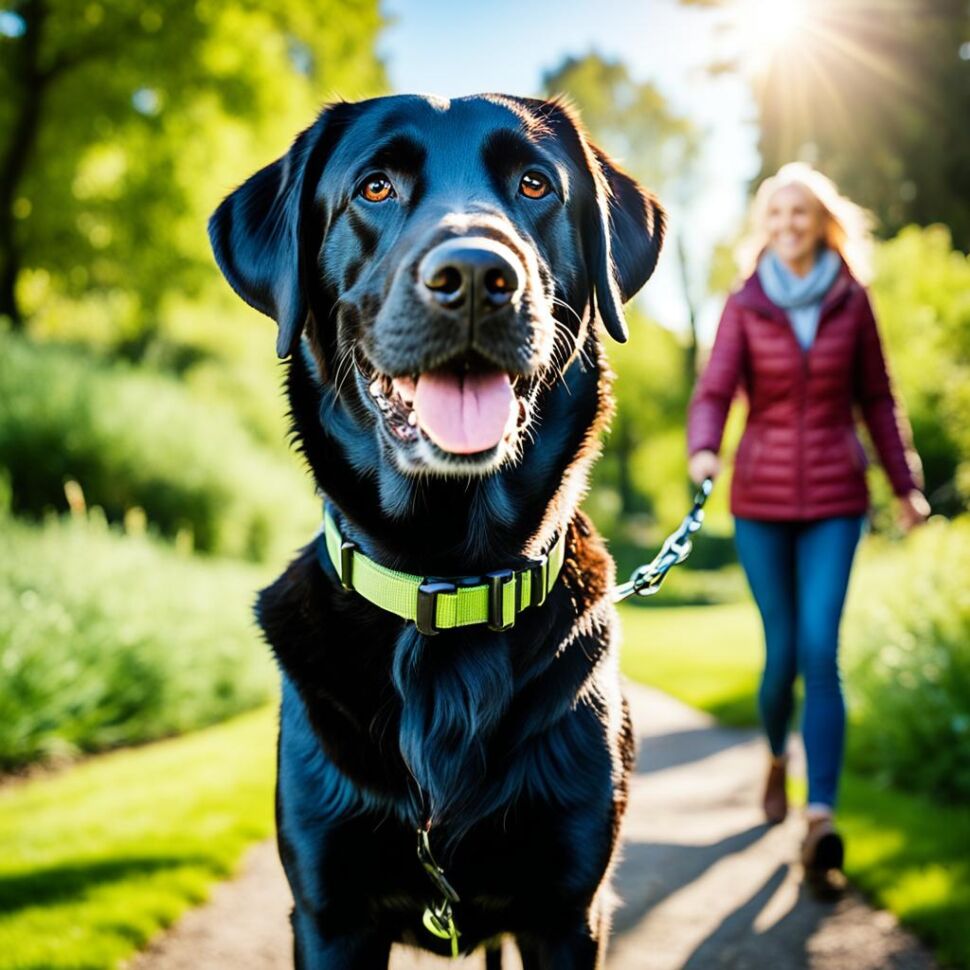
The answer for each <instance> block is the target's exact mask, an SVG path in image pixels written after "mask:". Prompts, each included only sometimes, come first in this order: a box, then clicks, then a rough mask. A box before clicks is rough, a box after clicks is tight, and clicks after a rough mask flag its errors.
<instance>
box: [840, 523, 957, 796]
mask: <svg viewBox="0 0 970 970" xmlns="http://www.w3.org/2000/svg"><path fill="white" fill-rule="evenodd" d="M860 573H861V576H860V579H861V582H860V584H859V588H858V589H856V590H855V591H854V592H853V595H852V604H853V605H852V608H851V609H850V611H849V614H848V616H847V617H846V628H845V632H844V636H843V641H844V643H845V646H846V666H847V669H848V673H849V676H848V678H847V680H848V690H849V699H850V711H851V715H852V722H853V723H852V730H851V732H850V735H849V738H850V758H851V761H852V764H853V766H854V767H855V768H857V769H859V770H860V771H865V772H867V773H870V774H873V775H875V776H877V777H878V778H880V779H881V780H883V781H885V782H887V783H889V784H892V785H893V786H895V787H897V788H899V789H901V790H904V791H923V792H926V793H928V794H930V795H933V796H935V797H939V798H943V799H952V800H957V801H970V587H968V585H967V576H970V517H962V518H960V519H957V520H955V521H953V522H952V523H946V522H944V521H942V520H934V521H932V522H931V523H930V524H928V525H927V526H925V527H924V528H922V529H919V530H917V531H916V532H915V533H913V534H912V535H910V536H909V537H908V538H907V539H906V541H905V542H903V543H901V544H899V545H897V546H896V547H895V548H893V547H891V546H889V544H888V542H886V541H885V540H878V539H877V540H873V544H872V545H870V547H869V549H868V550H867V555H866V558H865V563H864V568H863V569H862V570H860Z"/></svg>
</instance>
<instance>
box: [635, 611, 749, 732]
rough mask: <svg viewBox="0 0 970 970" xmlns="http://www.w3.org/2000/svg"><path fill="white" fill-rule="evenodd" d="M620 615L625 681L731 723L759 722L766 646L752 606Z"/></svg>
mask: <svg viewBox="0 0 970 970" xmlns="http://www.w3.org/2000/svg"><path fill="white" fill-rule="evenodd" d="M659 595H660V596H661V597H662V596H663V593H660V594H659ZM620 615H621V616H622V618H623V652H622V665H623V672H624V673H625V674H626V675H627V677H629V678H630V679H631V680H637V681H640V682H641V683H644V684H653V685H654V686H656V687H660V688H662V689H663V690H665V691H666V692H667V693H668V694H672V695H673V696H674V697H677V698H679V699H680V700H682V701H685V702H686V703H688V704H692V705H693V706H694V707H700V708H702V709H703V710H705V711H710V712H711V713H712V714H714V715H715V716H716V717H718V718H719V719H720V720H722V721H724V722H725V723H727V724H736V725H744V724H754V723H755V722H756V721H757V717H758V713H757V709H756V706H755V693H756V691H757V686H758V674H759V669H760V668H759V665H760V663H761V656H762V653H763V647H762V640H761V623H760V621H759V619H758V615H757V613H756V612H755V610H754V607H752V606H750V605H749V604H747V603H719V604H716V605H711V606H677V607H654V606H649V607H648V606H625V607H623V608H622V609H621V610H620Z"/></svg>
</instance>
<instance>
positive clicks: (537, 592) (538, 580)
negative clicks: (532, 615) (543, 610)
mask: <svg viewBox="0 0 970 970" xmlns="http://www.w3.org/2000/svg"><path fill="white" fill-rule="evenodd" d="M529 573H530V574H531V577H532V579H531V581H530V583H529V606H542V604H543V603H545V601H546V585H547V584H548V582H549V557H548V556H539V557H537V558H536V560H535V562H534V563H533V564H532V565H531V566H529Z"/></svg>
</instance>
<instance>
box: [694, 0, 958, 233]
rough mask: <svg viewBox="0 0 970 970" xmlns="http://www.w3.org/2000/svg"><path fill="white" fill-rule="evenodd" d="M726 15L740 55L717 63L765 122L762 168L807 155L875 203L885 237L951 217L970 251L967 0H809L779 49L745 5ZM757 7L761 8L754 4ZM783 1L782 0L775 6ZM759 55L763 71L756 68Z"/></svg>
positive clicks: (714, 3)
mask: <svg viewBox="0 0 970 970" xmlns="http://www.w3.org/2000/svg"><path fill="white" fill-rule="evenodd" d="M682 2H684V3H688V4H693V5H702V6H709V7H713V8H718V9H719V10H721V11H722V14H721V15H722V16H723V17H724V18H725V19H724V26H725V27H727V28H728V29H729V30H731V29H732V28H733V33H734V34H735V43H734V44H733V45H732V46H733V47H734V48H735V56H733V57H728V58H726V59H724V60H721V61H719V62H717V63H715V64H712V69H714V70H718V71H723V70H730V71H735V72H738V73H742V74H746V75H747V76H748V77H749V78H750V81H751V86H752V92H753V94H754V97H755V100H756V103H757V108H758V116H759V123H760V140H759V148H760V151H761V156H762V170H761V176H765V175H770V174H772V173H773V172H775V171H777V169H778V168H779V167H780V166H781V165H782V164H784V163H785V162H789V161H792V160H793V159H796V158H800V159H802V160H805V161H809V162H812V163H813V164H815V165H816V166H817V167H818V168H820V169H821V170H822V171H824V172H825V173H826V174H828V175H829V176H831V177H832V178H833V179H834V180H835V181H836V183H837V184H838V185H839V186H840V188H841V189H842V190H843V191H844V192H846V193H847V194H848V195H849V196H850V197H851V198H852V199H854V200H855V201H857V202H859V203H860V204H861V205H863V206H865V207H866V208H868V209H870V210H871V211H872V212H873V213H874V214H875V215H876V218H877V221H878V226H879V231H880V233H881V234H882V235H884V236H885V237H887V238H888V237H890V236H893V235H895V234H896V233H897V232H898V231H899V230H900V229H901V228H902V227H903V226H904V225H906V224H908V223H914V222H915V223H917V224H919V225H930V224H932V223H937V222H939V223H943V224H944V225H947V226H949V227H950V230H951V234H952V236H953V240H954V243H955V244H956V245H957V246H958V247H959V248H961V249H963V250H964V251H965V252H967V251H970V126H968V124H967V119H968V118H970V6H968V5H967V4H966V3H965V2H964V0H893V2H892V3H886V2H885V0H812V3H811V4H807V3H806V4H805V5H804V7H803V8H802V9H803V14H802V17H801V22H800V23H799V24H798V25H797V30H793V31H792V33H791V35H790V36H789V37H788V38H787V39H786V40H784V42H782V40H781V38H780V37H776V38H775V44H776V46H775V47H774V48H772V47H771V42H770V40H769V39H768V38H767V37H766V33H767V32H766V31H765V30H764V27H765V23H764V22H763V21H764V20H765V19H766V18H769V17H772V16H777V13H775V12H773V11H772V10H771V9H770V7H771V5H770V4H768V3H761V4H760V5H758V7H757V11H756V12H757V16H758V17H760V18H761V20H762V22H761V23H760V29H755V30H752V28H751V26H750V25H749V27H748V28H747V31H748V34H749V36H744V34H745V29H744V28H743V27H742V26H741V24H740V23H739V15H738V13H737V4H729V3H727V2H726V0H682ZM748 5H749V6H754V4H753V0H749V4H748ZM786 7H787V5H784V4H777V5H776V9H782V8H786ZM752 60H757V61H758V62H759V65H760V70H754V71H752V70H751V68H750V64H751V62H752Z"/></svg>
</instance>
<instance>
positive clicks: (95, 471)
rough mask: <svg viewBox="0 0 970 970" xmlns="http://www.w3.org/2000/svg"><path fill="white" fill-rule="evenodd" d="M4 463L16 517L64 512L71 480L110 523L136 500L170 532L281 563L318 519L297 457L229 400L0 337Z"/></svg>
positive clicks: (199, 544) (0, 463)
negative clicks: (246, 420) (257, 431)
mask: <svg viewBox="0 0 970 970" xmlns="http://www.w3.org/2000/svg"><path fill="white" fill-rule="evenodd" d="M4 467H5V468H6V470H7V474H8V476H9V479H10V484H11V487H12V492H13V498H12V505H13V509H14V511H15V512H17V513H20V514H28V515H33V516H40V515H42V514H43V513H44V512H45V511H46V510H50V509H64V508H65V506H66V502H65V497H64V483H65V481H66V480H69V479H73V480H76V481H77V482H79V483H80V485H81V488H82V489H83V492H84V496H85V498H86V500H87V502H88V503H89V504H90V505H97V506H100V507H101V508H103V509H104V511H105V513H106V514H107V516H108V518H109V519H110V520H112V521H117V520H121V519H122V518H123V517H124V515H125V513H126V512H127V511H128V510H129V509H131V508H133V507H139V508H142V509H144V511H145V514H146V515H147V518H148V521H149V522H150V523H151V526H152V528H154V529H157V530H159V531H160V532H161V533H162V534H164V535H170V536H172V535H176V534H178V533H179V532H180V531H182V532H183V534H190V535H191V537H192V540H193V542H194V545H195V547H196V548H198V549H201V550H204V551H207V552H215V553H219V554H223V555H233V556H245V557H247V558H250V559H261V558H265V557H267V556H270V555H272V556H275V557H277V558H282V557H283V556H285V555H286V554H288V553H289V552H290V551H292V549H293V548H294V547H295V546H296V545H298V544H299V543H300V542H302V541H304V539H305V538H306V537H308V536H309V535H311V534H312V530H313V528H314V527H315V522H316V520H317V519H318V518H319V509H318V508H317V504H316V502H315V500H314V499H313V489H312V486H311V484H310V482H309V480H308V477H307V475H306V474H304V473H302V472H301V470H300V467H299V463H298V461H297V459H296V458H295V457H288V456H286V455H283V454H280V453H278V452H274V451H271V450H269V449H268V448H266V447H265V446H261V445H259V444H258V443H257V442H256V441H255V440H254V439H253V436H252V435H251V434H250V433H249V432H247V431H246V429H245V428H244V427H243V425H242V424H241V423H240V420H239V418H238V417H237V416H236V415H235V414H234V413H233V412H232V410H231V407H230V406H229V405H228V404H227V403H224V402H222V401H221V400H213V399H212V398H211V397H210V398H203V397H201V396H199V395H193V394H192V393H191V392H190V391H188V390H187V389H186V388H185V387H184V386H183V385H182V384H180V383H179V382H178V381H177V380H176V379H174V378H173V377H171V376H166V375H163V374H158V373H152V372H150V371H147V370H144V369H142V370H138V369H136V368H133V367H130V366H126V365H123V364H118V363H109V362H106V361H104V360H102V359H100V358H96V357H92V356H90V355H89V354H86V353H85V352H83V351H80V350H76V349H70V348H66V347H63V346H60V347H59V346H55V345H35V344H30V343H28V342H26V341H24V340H22V339H19V338H16V337H14V336H13V335H11V334H4V333H2V332H0V468H4Z"/></svg>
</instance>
